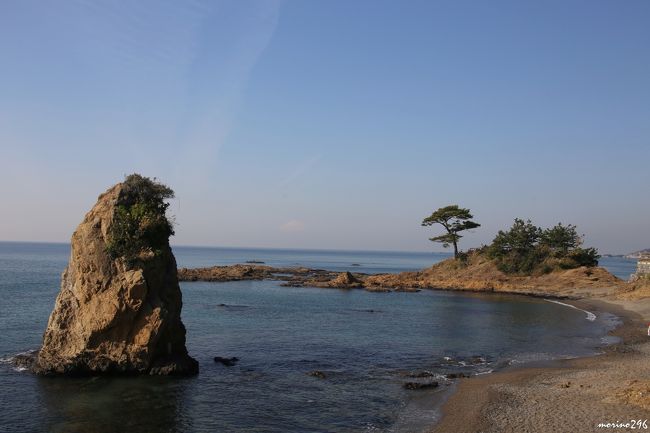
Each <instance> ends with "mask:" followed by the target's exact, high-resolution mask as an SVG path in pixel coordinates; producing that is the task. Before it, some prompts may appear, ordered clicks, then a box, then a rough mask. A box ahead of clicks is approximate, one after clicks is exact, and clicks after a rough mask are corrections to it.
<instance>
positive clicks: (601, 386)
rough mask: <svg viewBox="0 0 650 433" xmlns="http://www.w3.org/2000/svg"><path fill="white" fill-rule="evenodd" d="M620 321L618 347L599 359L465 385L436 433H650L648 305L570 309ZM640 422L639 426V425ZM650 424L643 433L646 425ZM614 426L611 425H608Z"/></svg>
mask: <svg viewBox="0 0 650 433" xmlns="http://www.w3.org/2000/svg"><path fill="white" fill-rule="evenodd" d="M570 303H571V304H573V305H576V306H578V307H580V308H584V309H586V310H589V311H592V312H594V313H596V314H598V313H599V312H603V311H607V312H611V313H613V314H616V315H617V316H619V317H620V318H621V319H622V320H623V324H622V325H621V326H620V327H618V328H617V329H616V330H615V331H613V332H612V335H615V336H617V337H619V338H621V342H620V343H617V344H615V345H612V346H609V347H607V348H606V349H605V351H604V353H603V354H601V355H598V356H593V357H588V358H580V359H572V360H559V361H553V362H550V363H546V364H544V365H531V366H526V367H519V368H510V369H507V370H504V371H501V372H497V373H494V374H490V375H486V376H480V377H473V378H469V379H462V380H461V382H460V383H459V385H458V388H457V391H456V393H454V395H452V396H451V397H450V398H449V400H448V401H447V402H446V403H445V405H444V406H443V417H442V419H441V421H440V422H439V423H438V424H437V425H436V426H435V428H434V429H433V430H432V433H433V432H435V433H443V432H444V433H461V432H484V433H488V432H517V433H522V432H525V433H536V432H540V433H542V432H596V431H600V432H605V431H617V432H620V431H635V430H642V431H643V430H646V429H650V425H648V423H650V379H649V378H650V363H648V355H650V337H648V335H647V323H646V319H647V318H648V317H649V316H648V313H647V312H648V309H649V308H650V302H648V301H647V300H643V301H626V300H623V301H621V300H614V301H607V302H603V301H592V300H589V301H573V302H570ZM638 420H640V421H641V425H638V424H637V422H635V421H638ZM644 420H648V422H647V423H646V424H645V425H646V426H647V427H644V424H643V421H644ZM608 424H609V425H608Z"/></svg>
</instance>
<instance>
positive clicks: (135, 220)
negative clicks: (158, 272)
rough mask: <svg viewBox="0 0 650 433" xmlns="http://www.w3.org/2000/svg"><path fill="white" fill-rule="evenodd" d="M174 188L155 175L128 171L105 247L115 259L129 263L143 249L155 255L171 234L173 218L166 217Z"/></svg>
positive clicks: (159, 252)
mask: <svg viewBox="0 0 650 433" xmlns="http://www.w3.org/2000/svg"><path fill="white" fill-rule="evenodd" d="M173 197H174V191H172V190H171V188H169V187H168V186H166V185H163V184H162V183H159V182H157V181H156V179H155V178H154V179H150V178H148V177H144V176H141V175H139V174H131V175H129V176H126V178H125V179H124V182H123V183H122V190H121V193H120V196H119V200H118V204H117V206H116V207H115V213H114V216H113V224H112V225H111V230H110V233H109V241H108V243H107V251H108V253H109V255H110V256H111V257H112V258H113V259H116V258H118V257H123V258H124V259H125V260H126V262H127V263H133V262H134V261H135V260H136V259H137V258H138V257H139V256H140V255H141V253H143V252H151V253H153V254H154V255H159V254H161V252H162V251H163V248H164V246H165V245H167V242H168V240H169V237H170V236H172V235H173V234H174V226H173V222H172V221H171V220H170V219H169V218H168V217H167V215H166V211H167V208H168V207H169V203H166V202H165V200H167V199H170V198H173Z"/></svg>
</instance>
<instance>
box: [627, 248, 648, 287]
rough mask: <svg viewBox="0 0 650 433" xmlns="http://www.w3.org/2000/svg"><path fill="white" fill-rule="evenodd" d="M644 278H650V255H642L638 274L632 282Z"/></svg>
mask: <svg viewBox="0 0 650 433" xmlns="http://www.w3.org/2000/svg"><path fill="white" fill-rule="evenodd" d="M642 277H650V254H647V253H646V254H642V255H641V256H639V258H638V261H637V263H636V272H635V273H634V274H632V277H631V278H630V279H631V280H632V281H635V280H638V279H639V278H642Z"/></svg>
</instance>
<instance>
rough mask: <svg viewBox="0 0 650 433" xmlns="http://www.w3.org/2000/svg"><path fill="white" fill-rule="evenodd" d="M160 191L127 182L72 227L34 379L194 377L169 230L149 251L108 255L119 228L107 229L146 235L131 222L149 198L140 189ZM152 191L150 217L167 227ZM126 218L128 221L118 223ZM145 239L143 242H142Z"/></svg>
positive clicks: (134, 178) (136, 179)
mask: <svg viewBox="0 0 650 433" xmlns="http://www.w3.org/2000/svg"><path fill="white" fill-rule="evenodd" d="M163 187H164V185H160V184H158V183H156V182H154V181H151V180H150V179H148V178H143V177H140V176H138V175H131V176H129V177H127V179H126V180H125V183H120V184H117V185H115V186H113V187H112V188H110V189H109V190H107V191H106V192H105V193H103V194H102V195H100V196H99V198H98V200H97V203H96V204H95V206H93V208H92V209H91V210H90V212H88V213H87V214H86V216H85V218H84V220H83V221H82V222H81V224H79V226H78V227H77V229H76V230H75V232H74V234H73V235H72V241H71V255H70V262H69V264H68V266H67V268H66V269H65V271H64V272H63V276H62V279H61V290H60V292H59V294H58V296H57V298H56V303H55V305H54V310H53V311H52V314H51V315H50V319H49V322H48V325H47V329H46V330H45V335H44V337H43V346H42V348H41V350H40V352H39V354H38V357H37V359H36V361H35V363H34V366H33V370H34V371H35V372H37V373H40V374H160V375H170V374H182V375H186V374H196V373H198V362H197V361H196V360H194V359H193V358H191V357H190V356H189V355H188V353H187V349H186V348H185V326H184V325H183V322H182V321H181V307H182V296H181V290H180V287H179V285H178V278H177V274H176V260H175V258H174V255H173V254H172V251H171V248H170V247H169V235H170V234H173V231H172V229H171V225H169V226H168V227H169V228H168V229H167V232H163V235H162V236H159V238H160V239H157V242H155V244H154V243H153V241H152V245H151V246H150V247H147V244H146V243H143V244H139V243H135V244H134V243H133V242H131V243H127V244H125V245H126V246H124V247H123V248H130V250H129V251H132V250H133V248H134V245H137V246H138V247H137V248H138V249H137V251H136V254H135V255H134V256H128V257H127V256H126V255H121V256H120V255H118V256H117V257H115V253H113V254H111V253H109V251H110V247H111V246H114V245H116V239H114V238H113V237H114V236H115V233H116V230H115V229H116V228H121V227H116V226H114V225H115V224H118V222H116V221H119V222H120V223H122V224H124V221H129V222H133V221H136V222H138V221H139V224H135V226H136V227H135V230H139V231H137V233H141V232H143V230H144V232H143V233H145V234H146V235H148V234H149V233H148V232H147V231H146V230H147V227H148V226H147V225H146V224H149V220H146V221H145V220H143V219H140V220H138V219H136V218H141V217H139V216H138V215H142V214H143V212H142V208H144V206H145V205H147V203H144V204H143V203H141V202H140V201H139V200H140V197H142V196H143V194H147V193H152V191H150V190H147V188H163ZM164 188H166V187H164ZM143 191H144V193H143ZM156 191H160V190H153V194H154V196H155V197H157V198H158V199H157V201H155V203H154V204H156V205H157V206H158V208H155V209H156V210H154V211H152V212H159V213H160V212H162V218H163V220H161V221H163V222H164V223H167V224H168V221H167V219H166V218H165V216H164V212H165V209H166V205H165V203H164V202H163V199H162V198H161V197H160V194H158V195H155V194H156ZM164 191H168V193H166V194H167V195H165V196H163V197H164V198H168V197H170V196H172V195H173V192H171V190H169V189H168V188H166V189H165V190H164ZM136 206H137V207H138V208H137V211H138V212H139V213H136V210H135V209H136ZM145 210H146V209H145ZM118 214H119V215H118ZM144 214H145V215H148V214H146V213H144ZM158 216H160V215H158ZM127 217H128V218H130V219H129V220H125V218H127ZM120 218H121V219H120ZM131 225H133V224H131ZM130 227H131V226H126V228H125V229H124V230H127V231H128V230H131V229H130ZM156 227H159V226H156ZM132 231H133V230H132ZM143 236H144V235H143ZM147 240H148V238H146V237H145V238H144V240H143V242H145V241H147ZM118 251H122V250H118Z"/></svg>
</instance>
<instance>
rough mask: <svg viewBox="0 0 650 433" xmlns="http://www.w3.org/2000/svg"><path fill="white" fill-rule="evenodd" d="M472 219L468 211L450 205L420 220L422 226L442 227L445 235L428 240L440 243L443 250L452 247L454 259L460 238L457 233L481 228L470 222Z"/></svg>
mask: <svg viewBox="0 0 650 433" xmlns="http://www.w3.org/2000/svg"><path fill="white" fill-rule="evenodd" d="M472 218H474V216H473V215H472V214H471V213H470V210H469V209H464V208H461V207H458V205H450V206H445V207H441V208H440V209H438V210H436V211H435V212H433V213H432V214H431V215H429V216H428V217H426V218H425V219H424V220H422V225H423V226H431V225H433V224H440V225H441V226H443V227H444V229H445V230H446V231H447V233H445V234H442V235H440V236H435V237H432V238H430V239H429V240H430V241H432V242H440V243H441V244H442V246H443V247H444V248H447V247H449V246H450V245H453V246H454V257H455V258H458V241H459V240H460V239H461V238H462V236H461V235H460V234H459V233H460V232H462V231H465V230H470V229H474V228H477V227H480V226H481V225H480V224H478V223H477V222H474V221H472Z"/></svg>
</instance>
